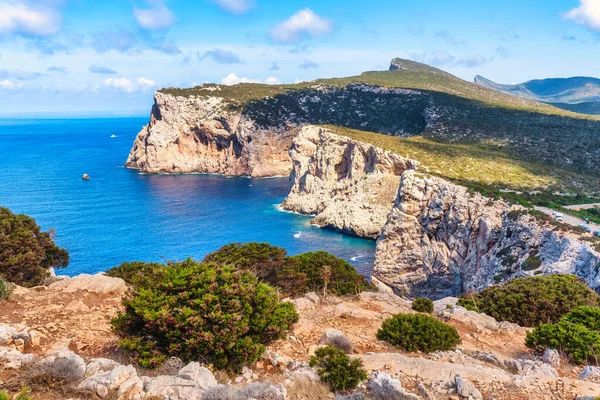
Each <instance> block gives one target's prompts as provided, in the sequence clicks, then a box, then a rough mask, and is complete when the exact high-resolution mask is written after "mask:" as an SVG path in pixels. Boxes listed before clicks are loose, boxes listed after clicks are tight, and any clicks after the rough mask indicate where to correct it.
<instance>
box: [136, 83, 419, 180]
mask: <svg viewBox="0 0 600 400" xmlns="http://www.w3.org/2000/svg"><path fill="white" fill-rule="evenodd" d="M253 90H254V91H257V92H264V97H260V96H258V95H257V97H258V98H256V99H247V97H248V96H250V97H252V95H251V93H252V91H253ZM249 93H250V94H249ZM325 104H326V105H327V107H326V109H324V105H325ZM429 105H430V96H429V95H427V94H424V93H423V92H420V91H416V90H409V89H401V88H387V87H379V86H372V85H365V84H350V85H348V86H344V87H338V86H324V85H314V86H311V87H308V88H302V89H299V90H280V89H278V88H277V87H271V86H268V85H262V86H261V85H238V86H235V87H222V86H219V85H203V86H200V87H197V88H193V89H188V90H187V91H186V90H183V91H179V90H176V89H174V90H172V91H170V90H168V89H166V90H163V91H157V92H156V93H155V96H154V106H153V107H152V113H151V115H150V121H149V123H148V125H146V126H145V127H143V128H142V130H141V131H140V133H139V134H138V135H137V137H136V139H135V142H134V144H133V147H132V149H131V151H130V153H129V157H128V159H127V162H126V163H125V166H126V167H129V168H137V169H140V170H141V171H142V172H144V173H211V174H223V175H229V176H252V177H268V176H281V175H288V174H289V173H290V171H291V169H292V162H291V160H290V157H289V155H288V150H289V148H290V146H291V144H292V139H293V137H294V136H295V135H296V134H297V133H298V129H299V128H300V127H302V126H304V125H307V124H333V125H343V126H352V127H356V128H360V129H364V130H369V131H373V132H382V133H386V134H391V135H415V134H419V133H421V132H423V130H424V129H425V128H426V126H427V121H426V118H425V116H424V115H425V111H424V110H425V109H426V108H427V107H429Z"/></svg>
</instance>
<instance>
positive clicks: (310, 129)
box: [283, 126, 417, 239]
mask: <svg viewBox="0 0 600 400" xmlns="http://www.w3.org/2000/svg"><path fill="white" fill-rule="evenodd" d="M289 154H290V157H291V159H292V161H293V169H292V174H291V177H290V180H291V181H292V182H293V186H292V188H291V190H290V192H289V194H288V196H287V198H286V199H285V201H284V202H283V208H284V209H286V210H290V211H296V212H299V213H302V214H312V215H315V217H314V218H313V220H312V222H313V223H314V224H318V225H320V226H322V227H328V228H334V229H337V230H340V231H343V232H345V233H348V234H352V235H355V236H359V237H365V238H371V239H377V238H378V237H379V235H380V233H381V229H382V228H383V225H384V224H385V222H386V220H387V215H388V213H389V212H390V209H391V207H392V205H393V203H394V199H395V197H396V192H397V190H398V185H399V183H400V176H401V175H402V174H403V173H404V171H406V170H409V169H415V168H416V165H417V163H416V162H415V161H413V160H409V159H406V158H404V157H401V156H398V155H396V154H393V153H390V152H387V151H383V150H381V149H379V148H377V147H375V146H372V145H369V144H367V143H362V142H359V141H357V140H352V139H349V138H347V137H344V136H340V135H336V134H334V133H333V132H331V131H330V130H328V129H325V128H321V127H317V126H306V127H304V128H302V130H301V131H300V133H299V134H298V136H296V137H295V138H294V141H293V144H292V147H291V149H290V152H289Z"/></svg>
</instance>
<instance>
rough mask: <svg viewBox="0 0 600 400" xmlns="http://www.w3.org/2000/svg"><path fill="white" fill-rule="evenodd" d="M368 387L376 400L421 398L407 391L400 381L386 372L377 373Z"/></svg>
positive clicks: (416, 399)
mask: <svg viewBox="0 0 600 400" xmlns="http://www.w3.org/2000/svg"><path fill="white" fill-rule="evenodd" d="M367 387H368V388H369V389H371V394H372V395H373V397H374V398H375V400H419V396H417V395H416V394H414V393H410V392H408V391H406V389H404V388H403V387H402V384H401V383H400V381H399V380H398V379H394V378H392V377H391V375H390V374H388V373H386V372H375V374H373V376H372V377H371V378H369V382H368V383H367Z"/></svg>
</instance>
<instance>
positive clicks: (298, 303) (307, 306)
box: [292, 297, 315, 312]
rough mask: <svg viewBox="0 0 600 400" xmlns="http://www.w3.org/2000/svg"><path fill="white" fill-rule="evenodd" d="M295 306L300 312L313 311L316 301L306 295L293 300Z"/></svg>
mask: <svg viewBox="0 0 600 400" xmlns="http://www.w3.org/2000/svg"><path fill="white" fill-rule="evenodd" d="M292 303H293V304H294V307H296V311H298V312H306V311H312V310H314V309H315V303H313V302H312V301H310V300H309V299H307V298H305V297H300V298H299V299H295V300H292Z"/></svg>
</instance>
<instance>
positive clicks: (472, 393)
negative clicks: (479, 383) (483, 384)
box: [454, 375, 483, 400]
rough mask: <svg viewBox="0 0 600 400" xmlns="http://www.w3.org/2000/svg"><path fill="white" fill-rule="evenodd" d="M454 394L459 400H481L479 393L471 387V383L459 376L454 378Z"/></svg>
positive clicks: (473, 386)
mask: <svg viewBox="0 0 600 400" xmlns="http://www.w3.org/2000/svg"><path fill="white" fill-rule="evenodd" d="M454 385H455V388H456V393H457V394H458V395H459V396H460V398H461V399H469V400H483V396H482V395H481V392H480V391H479V390H478V389H477V388H476V387H475V385H473V383H472V382H471V381H468V380H466V379H463V378H461V377H460V375H456V376H455V377H454Z"/></svg>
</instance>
